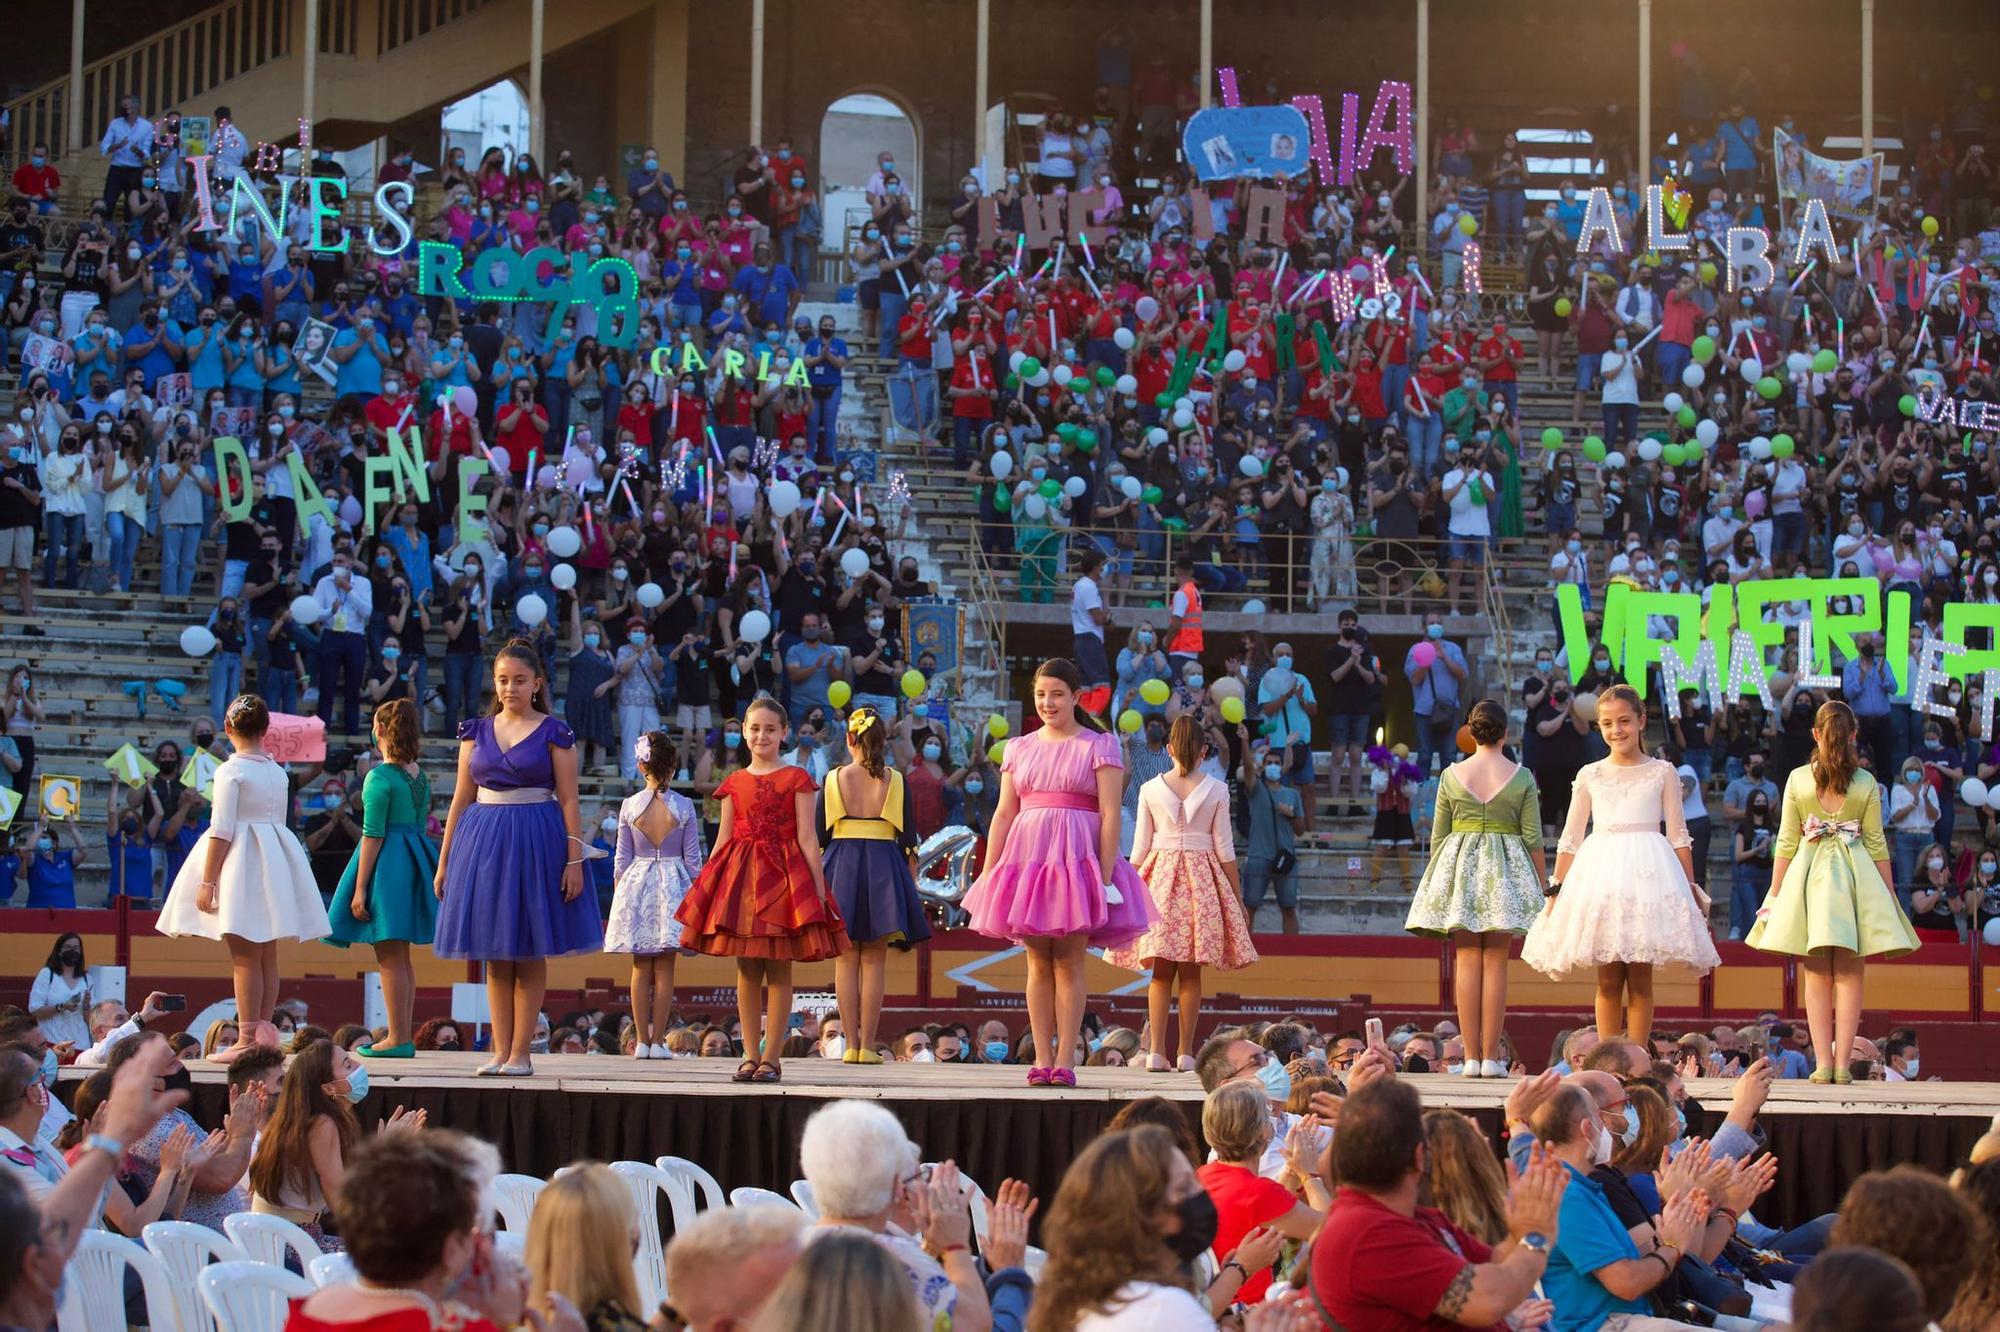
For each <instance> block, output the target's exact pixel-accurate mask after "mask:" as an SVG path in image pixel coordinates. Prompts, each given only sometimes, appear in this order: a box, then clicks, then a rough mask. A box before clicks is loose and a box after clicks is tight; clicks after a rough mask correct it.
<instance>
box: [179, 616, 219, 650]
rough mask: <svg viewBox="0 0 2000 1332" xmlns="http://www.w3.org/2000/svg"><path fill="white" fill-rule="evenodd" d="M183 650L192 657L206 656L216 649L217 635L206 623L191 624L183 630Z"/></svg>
mask: <svg viewBox="0 0 2000 1332" xmlns="http://www.w3.org/2000/svg"><path fill="white" fill-rule="evenodd" d="M181 651H183V652H185V653H187V654H188V655H189V656H190V657H206V656H207V655H208V654H209V653H211V652H213V651H215V635H214V634H212V633H210V632H209V631H208V626H207V625H205V624H191V625H189V626H188V627H187V628H185V629H183V630H181Z"/></svg>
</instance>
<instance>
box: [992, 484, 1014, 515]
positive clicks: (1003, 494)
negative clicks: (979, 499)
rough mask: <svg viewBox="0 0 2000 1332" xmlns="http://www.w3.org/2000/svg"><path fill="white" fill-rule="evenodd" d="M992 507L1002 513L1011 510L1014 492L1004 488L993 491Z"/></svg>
mask: <svg viewBox="0 0 2000 1332" xmlns="http://www.w3.org/2000/svg"><path fill="white" fill-rule="evenodd" d="M993 507H994V508H996V509H998V510H999V511H1000V512H1002V513H1008V512H1011V511H1012V510H1013V508H1014V492H1013V491H1011V490H1004V489H1003V490H996V491H994V492H993Z"/></svg>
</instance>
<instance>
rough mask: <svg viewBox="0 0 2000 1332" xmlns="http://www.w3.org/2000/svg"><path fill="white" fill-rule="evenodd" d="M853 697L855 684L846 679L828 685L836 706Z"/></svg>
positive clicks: (844, 704)
mask: <svg viewBox="0 0 2000 1332" xmlns="http://www.w3.org/2000/svg"><path fill="white" fill-rule="evenodd" d="M743 618H744V620H745V621H748V620H749V618H750V617H749V616H748V615H746V616H744V617H743ZM853 697H854V686H853V685H851V684H849V683H847V681H845V680H835V681H834V682H833V683H832V684H830V685H828V686H827V687H826V701H827V702H829V703H831V704H833V706H835V707H836V708H844V707H846V706H847V704H848V702H849V701H850V700H852V699H853Z"/></svg>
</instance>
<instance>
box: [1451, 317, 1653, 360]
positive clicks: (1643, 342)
mask: <svg viewBox="0 0 2000 1332" xmlns="http://www.w3.org/2000/svg"><path fill="white" fill-rule="evenodd" d="M1664 327H1665V325H1663V324H1655V325H1653V331H1652V332H1651V333H1648V334H1647V335H1646V336H1645V337H1643V338H1640V339H1639V345H1638V346H1636V347H1634V348H1632V351H1631V354H1632V355H1634V356H1637V355H1638V354H1639V353H1640V352H1642V351H1644V350H1645V349H1646V344H1647V343H1649V342H1651V341H1652V340H1653V339H1654V338H1657V337H1659V336H1660V330H1661V329H1662V328H1664ZM1460 359H1463V358H1460Z"/></svg>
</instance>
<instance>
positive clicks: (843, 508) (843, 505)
mask: <svg viewBox="0 0 2000 1332" xmlns="http://www.w3.org/2000/svg"><path fill="white" fill-rule="evenodd" d="M833 502H834V504H835V505H837V506H838V507H839V509H840V521H839V522H837V523H835V524H834V525H833V535H832V536H830V537H828V538H827V539H826V544H827V545H829V546H837V545H839V544H840V534H841V533H842V532H845V531H846V530H847V519H848V512H847V501H845V500H843V499H841V497H840V496H838V495H835V496H833Z"/></svg>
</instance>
